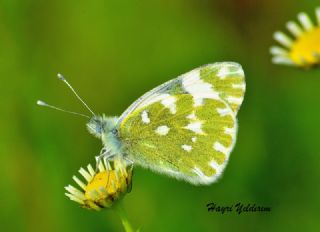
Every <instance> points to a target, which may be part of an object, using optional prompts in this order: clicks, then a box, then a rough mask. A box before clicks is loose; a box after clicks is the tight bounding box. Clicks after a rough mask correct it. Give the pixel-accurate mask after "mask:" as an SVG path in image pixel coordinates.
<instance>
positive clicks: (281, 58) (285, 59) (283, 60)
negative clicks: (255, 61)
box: [272, 56, 294, 65]
mask: <svg viewBox="0 0 320 232" xmlns="http://www.w3.org/2000/svg"><path fill="white" fill-rule="evenodd" d="M272 62H273V63H275V64H286V65H294V63H293V62H292V60H290V58H288V57H284V56H275V57H273V58H272Z"/></svg>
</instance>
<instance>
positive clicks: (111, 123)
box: [87, 115, 121, 155]
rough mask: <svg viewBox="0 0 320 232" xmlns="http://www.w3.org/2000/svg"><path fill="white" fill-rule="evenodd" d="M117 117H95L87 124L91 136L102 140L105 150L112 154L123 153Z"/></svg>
mask: <svg viewBox="0 0 320 232" xmlns="http://www.w3.org/2000/svg"><path fill="white" fill-rule="evenodd" d="M117 121H118V118H117V117H106V116H104V115H103V116H93V117H92V118H91V119H90V121H89V122H88V123H87V128H88V130H89V132H90V133H91V134H93V135H94V136H95V137H97V138H99V139H101V140H102V143H103V146H104V148H106V150H108V151H110V153H112V154H114V155H115V154H120V153H121V151H120V150H121V143H120V141H119V138H118V131H117Z"/></svg>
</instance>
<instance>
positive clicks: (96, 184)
mask: <svg viewBox="0 0 320 232" xmlns="http://www.w3.org/2000/svg"><path fill="white" fill-rule="evenodd" d="M96 162H97V165H98V170H97V172H96V171H95V170H94V169H93V168H92V166H91V165H90V164H89V165H88V166H87V170H85V169H83V168H80V170H79V173H80V174H81V175H82V176H83V178H84V179H85V180H86V182H87V183H86V184H85V183H84V182H82V181H81V180H80V179H78V178H77V177H76V176H73V180H74V181H75V182H76V183H77V184H78V185H79V186H80V188H81V190H79V189H77V188H75V187H73V186H72V185H68V186H66V187H65V189H66V190H67V193H66V196H68V197H69V198H70V200H73V201H75V202H78V203H79V204H80V205H81V206H82V207H84V208H88V209H94V210H100V209H102V208H110V207H111V206H112V204H113V203H114V202H115V201H117V200H119V199H121V198H122V197H123V196H124V195H125V194H126V193H128V192H130V191H131V180H132V179H131V178H132V165H128V164H127V162H126V161H125V160H124V159H123V158H121V157H117V158H115V159H114V160H113V161H111V162H109V161H107V160H106V159H103V161H102V160H99V159H97V161H96Z"/></svg>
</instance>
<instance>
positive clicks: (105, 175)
mask: <svg viewBox="0 0 320 232" xmlns="http://www.w3.org/2000/svg"><path fill="white" fill-rule="evenodd" d="M101 188H103V189H104V190H105V191H106V192H107V193H108V194H109V195H110V194H114V193H116V191H117V189H119V188H120V183H119V180H118V179H117V178H116V175H115V171H114V170H111V171H104V172H99V173H97V174H96V175H95V176H94V177H93V179H92V180H91V181H90V182H89V183H88V185H87V186H86V190H85V197H86V199H90V200H96V199H93V197H92V195H91V194H90V193H91V192H92V191H94V190H95V191H97V192H98V193H99V194H100V197H101V198H104V197H106V194H103V193H102V192H101Z"/></svg>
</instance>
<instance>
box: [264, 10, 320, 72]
mask: <svg viewBox="0 0 320 232" xmlns="http://www.w3.org/2000/svg"><path fill="white" fill-rule="evenodd" d="M316 18H317V24H316V25H315V24H313V22H312V20H311V19H310V17H309V16H308V15H307V14H306V13H300V14H298V19H299V21H300V23H301V25H302V27H301V26H300V25H298V24H297V23H295V22H293V21H289V22H288V23H287V29H288V30H289V31H290V32H291V34H292V35H293V37H289V36H287V35H286V34H284V33H283V32H279V31H278V32H275V33H274V39H275V40H276V41H278V42H279V43H280V44H281V45H282V46H283V47H284V48H283V47H279V46H273V47H271V49H270V52H271V54H272V55H273V58H272V62H273V63H276V64H286V65H295V66H299V67H310V66H314V65H319V64H320V7H318V8H316Z"/></svg>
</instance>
